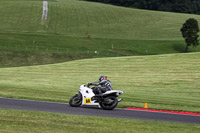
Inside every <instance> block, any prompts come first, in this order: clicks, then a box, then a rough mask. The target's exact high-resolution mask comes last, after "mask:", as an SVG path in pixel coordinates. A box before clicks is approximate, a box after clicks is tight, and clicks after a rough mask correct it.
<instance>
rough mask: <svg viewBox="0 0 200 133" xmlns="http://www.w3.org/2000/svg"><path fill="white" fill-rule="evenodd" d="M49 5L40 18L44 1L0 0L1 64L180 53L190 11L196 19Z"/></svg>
mask: <svg viewBox="0 0 200 133" xmlns="http://www.w3.org/2000/svg"><path fill="white" fill-rule="evenodd" d="M48 8H49V12H48V19H47V21H46V23H45V24H42V23H41V16H42V1H40V0H0V12H1V14H0V20H1V21H0V66H2V67H8V66H25V65H37V64H49V63H58V62H65V61H69V60H74V59H83V58H93V57H110V56H124V55H151V54H167V53H179V52H183V51H184V47H185V44H184V41H183V39H182V37H181V33H180V28H181V26H182V24H183V23H184V22H185V20H186V19H188V18H190V17H193V18H196V19H200V17H199V16H198V15H191V14H179V13H168V12H155V11H146V10H138V9H130V8H125V7H117V6H112V5H106V4H101V3H92V2H85V1H78V0H52V1H49V6H48ZM88 34H90V35H91V36H92V38H90V39H88V38H87V35H88ZM96 50H97V51H98V54H94V51H96ZM190 51H200V48H198V49H193V48H191V49H190Z"/></svg>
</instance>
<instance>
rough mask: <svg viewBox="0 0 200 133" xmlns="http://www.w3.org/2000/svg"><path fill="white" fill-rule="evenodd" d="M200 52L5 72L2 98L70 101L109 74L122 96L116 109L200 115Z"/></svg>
mask: <svg viewBox="0 0 200 133" xmlns="http://www.w3.org/2000/svg"><path fill="white" fill-rule="evenodd" d="M199 57H200V53H190V54H168V55H152V56H135V57H134V56H132V57H113V58H98V59H85V60H78V61H71V62H66V63H60V64H52V65H43V66H31V67H16V68H1V69H0V73H1V77H0V92H1V93H0V96H1V97H15V98H25V99H36V100H45V101H57V102H68V101H69V99H70V97H72V96H73V95H74V94H76V93H77V92H78V89H79V86H80V85H81V84H84V83H87V82H94V81H97V80H98V76H99V75H107V76H108V79H109V80H111V81H112V83H113V88H114V89H119V90H122V91H124V94H123V96H122V97H123V98H124V101H123V102H121V103H120V104H119V106H118V107H129V106H132V107H144V103H145V102H147V103H148V106H149V108H154V109H165V110H183V111H192V112H200V97H199V95H200V82H199V78H200V68H199V66H200V62H199V61H198V60H199Z"/></svg>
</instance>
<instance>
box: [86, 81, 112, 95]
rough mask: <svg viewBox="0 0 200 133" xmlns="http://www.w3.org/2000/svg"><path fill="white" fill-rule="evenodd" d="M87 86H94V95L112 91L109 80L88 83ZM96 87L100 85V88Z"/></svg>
mask: <svg viewBox="0 0 200 133" xmlns="http://www.w3.org/2000/svg"><path fill="white" fill-rule="evenodd" d="M89 85H94V86H96V87H93V88H92V89H93V92H94V93H95V94H102V93H105V92H106V91H110V90H112V83H111V82H110V81H109V80H102V81H99V82H93V83H89ZM98 85H101V87H98Z"/></svg>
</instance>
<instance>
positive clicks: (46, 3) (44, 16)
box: [42, 1, 48, 23]
mask: <svg viewBox="0 0 200 133" xmlns="http://www.w3.org/2000/svg"><path fill="white" fill-rule="evenodd" d="M47 15H48V2H47V1H43V13H42V23H44V22H45V21H46V20H47Z"/></svg>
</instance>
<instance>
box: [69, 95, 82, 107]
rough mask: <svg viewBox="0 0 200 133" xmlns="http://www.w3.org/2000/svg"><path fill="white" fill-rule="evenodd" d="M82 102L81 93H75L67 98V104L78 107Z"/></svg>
mask: <svg viewBox="0 0 200 133" xmlns="http://www.w3.org/2000/svg"><path fill="white" fill-rule="evenodd" d="M81 104H82V95H81V94H76V95H75V96H73V97H72V98H71V99H70V100H69V105H70V106H72V107H79V106H81Z"/></svg>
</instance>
